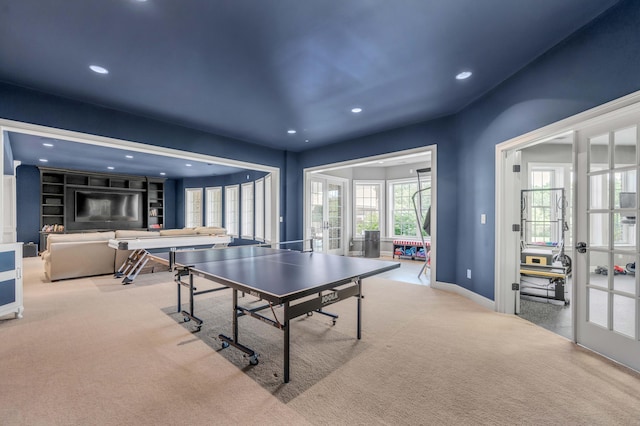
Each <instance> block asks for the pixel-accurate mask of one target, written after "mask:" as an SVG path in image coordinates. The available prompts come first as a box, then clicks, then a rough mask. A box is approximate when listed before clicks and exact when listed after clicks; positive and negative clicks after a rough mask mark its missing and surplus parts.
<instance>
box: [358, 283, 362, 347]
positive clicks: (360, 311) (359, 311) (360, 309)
mask: <svg viewBox="0 0 640 426" xmlns="http://www.w3.org/2000/svg"><path fill="white" fill-rule="evenodd" d="M361 325H362V280H361V279H360V278H358V340H360V330H361V328H362V327H361Z"/></svg>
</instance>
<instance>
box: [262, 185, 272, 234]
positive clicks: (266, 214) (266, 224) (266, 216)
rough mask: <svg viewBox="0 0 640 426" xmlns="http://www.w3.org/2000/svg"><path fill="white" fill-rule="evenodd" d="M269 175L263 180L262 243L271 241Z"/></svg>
mask: <svg viewBox="0 0 640 426" xmlns="http://www.w3.org/2000/svg"><path fill="white" fill-rule="evenodd" d="M271 184H272V182H271V174H268V175H267V176H265V178H264V241H265V242H267V243H270V242H271V240H272V235H271V224H272V222H271V220H272V219H271V218H272V217H273V214H272V208H273V206H272V205H271V203H272V201H271V193H272V190H271V189H272V188H271Z"/></svg>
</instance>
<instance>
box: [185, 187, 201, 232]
mask: <svg viewBox="0 0 640 426" xmlns="http://www.w3.org/2000/svg"><path fill="white" fill-rule="evenodd" d="M184 209H185V210H184V226H185V228H194V227H196V226H202V188H185V190H184Z"/></svg>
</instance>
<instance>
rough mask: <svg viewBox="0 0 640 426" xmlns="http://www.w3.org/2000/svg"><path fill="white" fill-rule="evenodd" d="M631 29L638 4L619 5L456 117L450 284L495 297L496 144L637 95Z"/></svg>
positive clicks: (638, 42) (639, 64)
mask: <svg viewBox="0 0 640 426" xmlns="http://www.w3.org/2000/svg"><path fill="white" fill-rule="evenodd" d="M638 28H640V2H637V1H624V2H622V3H621V4H620V5H618V6H617V7H615V8H613V9H611V10H610V11H608V12H606V13H605V14H603V15H602V16H600V17H599V18H598V19H597V20H596V21H594V22H592V23H591V24H589V25H588V26H587V27H585V28H583V29H582V30H581V31H579V32H578V33H576V34H574V35H573V36H572V37H570V38H569V39H567V40H565V41H564V42H562V43H561V44H560V45H558V46H556V47H555V48H554V49H552V50H550V51H549V52H547V53H546V54H544V55H543V56H541V57H540V58H538V59H537V60H536V61H534V62H533V63H531V64H529V65H528V66H527V67H526V68H524V69H523V70H522V71H521V72H519V73H517V74H516V75H514V76H512V77H511V78H510V79H509V80H507V81H506V82H504V83H503V84H501V85H500V86H498V87H497V88H496V89H495V90H493V91H492V92H491V93H489V94H487V95H485V96H484V97H482V98H481V99H480V100H478V101H476V102H475V103H474V104H472V105H470V106H469V107H467V108H466V109H465V110H464V111H462V112H461V113H459V114H457V116H456V117H455V129H456V137H457V138H458V139H459V140H460V152H459V162H458V166H457V170H458V184H459V185H458V194H457V199H456V203H457V204H458V206H459V208H458V221H457V227H458V240H457V242H456V244H455V245H456V247H457V250H456V252H455V258H456V259H457V267H456V274H455V278H454V282H456V283H457V284H459V285H461V286H463V287H465V288H468V289H469V290H471V291H473V292H475V293H479V294H481V295H483V296H486V297H488V298H490V299H493V298H494V261H495V255H494V247H495V223H493V221H492V219H493V218H494V217H495V186H494V185H495V146H496V144H499V143H501V142H504V141H506V140H509V139H511V138H514V137H516V136H519V135H521V134H524V133H527V132H529V131H531V130H535V129H537V128H540V127H543V126H545V125H548V124H551V123H554V122H556V121H559V120H561V119H564V118H567V117H570V116H572V115H575V114H577V113H579V112H582V111H585V110H587V109H589V108H592V107H595V106H598V105H601V104H603V103H605V102H608V101H610V100H613V99H616V98H619V97H621V96H623V95H627V94H629V93H631V92H634V91H637V90H640V55H639V54H638V52H639V50H640V30H638ZM481 213H486V214H487V218H488V222H487V225H481V224H480V214H481ZM438 229H440V228H438ZM440 259H442V258H439V260H440ZM438 267H440V262H439V263H438ZM468 268H469V269H471V270H472V271H473V274H472V279H471V280H469V279H467V278H466V270H467V269H468Z"/></svg>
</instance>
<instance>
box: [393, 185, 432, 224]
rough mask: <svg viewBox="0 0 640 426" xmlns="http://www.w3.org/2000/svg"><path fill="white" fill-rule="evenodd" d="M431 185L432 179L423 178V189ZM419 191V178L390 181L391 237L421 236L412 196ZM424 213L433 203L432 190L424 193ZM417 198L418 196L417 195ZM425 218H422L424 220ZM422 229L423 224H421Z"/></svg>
mask: <svg viewBox="0 0 640 426" xmlns="http://www.w3.org/2000/svg"><path fill="white" fill-rule="evenodd" d="M430 186H431V179H424V180H421V188H422V189H423V190H425V189H427V188H429V187H430ZM417 191H418V182H417V179H412V180H397V181H389V192H388V194H389V198H390V200H389V234H390V236H391V237H419V236H420V234H419V233H418V221H417V218H416V212H415V209H414V206H413V201H412V197H413V195H414V194H415V193H416V192H417ZM421 194H422V197H421V198H422V213H423V215H425V214H426V212H427V209H428V208H429V206H430V205H431V190H430V189H427V190H426V191H423V192H422V193H421ZM416 200H417V197H416ZM423 220H424V218H421V221H423ZM420 229H422V226H420Z"/></svg>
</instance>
